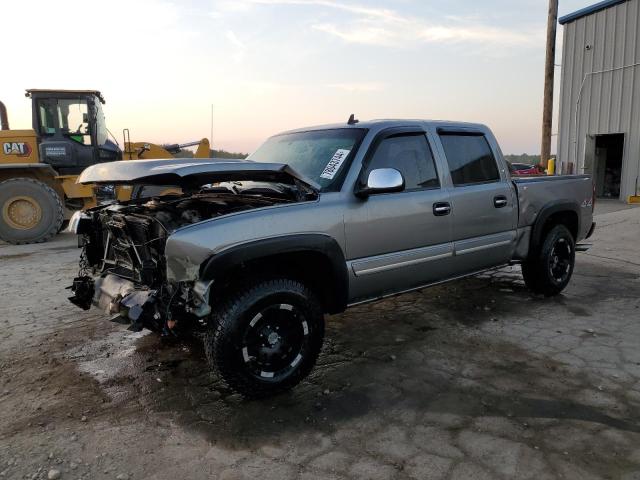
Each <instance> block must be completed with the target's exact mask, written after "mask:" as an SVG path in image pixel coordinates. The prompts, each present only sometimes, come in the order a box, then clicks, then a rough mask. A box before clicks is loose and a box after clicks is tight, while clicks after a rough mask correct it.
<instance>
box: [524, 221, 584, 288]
mask: <svg viewBox="0 0 640 480" xmlns="http://www.w3.org/2000/svg"><path fill="white" fill-rule="evenodd" d="M575 257H576V250H575V241H574V239H573V235H571V232H570V231H569V229H567V227H565V226H564V225H556V226H555V227H553V228H552V229H551V230H549V232H548V233H547V235H546V236H545V237H544V240H543V242H542V245H541V247H540V249H539V250H538V251H537V253H534V254H533V255H532V257H531V258H529V259H528V260H527V261H526V262H524V263H523V264H522V276H523V277H524V282H525V284H526V285H527V287H529V289H530V290H532V291H533V292H535V293H541V294H544V295H545V296H553V295H558V294H559V293H560V292H562V290H564V289H565V287H566V286H567V285H568V283H569V280H571V275H572V274H573V267H574V264H575Z"/></svg>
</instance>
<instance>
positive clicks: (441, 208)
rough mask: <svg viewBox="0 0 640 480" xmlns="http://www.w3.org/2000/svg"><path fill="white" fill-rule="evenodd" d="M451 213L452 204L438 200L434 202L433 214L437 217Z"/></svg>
mask: <svg viewBox="0 0 640 480" xmlns="http://www.w3.org/2000/svg"><path fill="white" fill-rule="evenodd" d="M450 213H451V205H450V204H449V203H448V202H436V203H434V204H433V214H434V215H435V216H436V217H443V216H445V215H449V214H450Z"/></svg>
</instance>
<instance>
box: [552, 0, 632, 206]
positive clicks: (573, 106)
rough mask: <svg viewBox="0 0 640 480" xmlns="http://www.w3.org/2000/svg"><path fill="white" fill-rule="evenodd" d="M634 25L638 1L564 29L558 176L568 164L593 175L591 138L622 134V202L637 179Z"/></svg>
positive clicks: (576, 170)
mask: <svg viewBox="0 0 640 480" xmlns="http://www.w3.org/2000/svg"><path fill="white" fill-rule="evenodd" d="M639 26H640V0H628V1H626V2H624V3H621V4H619V5H617V6H614V7H610V8H607V9H605V10H602V11H600V12H596V13H594V14H591V15H588V16H586V17H582V18H579V19H577V20H574V21H572V22H569V23H567V24H566V25H564V41H563V52H562V80H561V90H560V125H559V137H558V162H559V164H560V168H562V169H563V170H562V171H563V172H564V171H566V172H567V173H569V170H568V168H569V167H570V164H573V171H574V173H583V172H586V173H592V172H590V171H589V170H590V168H589V161H588V160H587V164H586V167H585V154H586V155H587V156H589V155H591V154H592V153H590V152H591V150H592V147H593V143H591V142H592V140H591V138H592V137H590V136H593V135H601V134H609V133H624V134H625V146H624V158H623V164H622V179H621V192H620V198H622V199H625V198H626V197H627V196H628V195H633V194H634V192H635V188H636V187H635V185H636V179H638V176H640V66H638V65H636V66H633V65H634V64H638V63H640V32H638V27H639ZM587 46H590V47H589V48H588V47H587ZM638 182H639V185H638V186H639V188H640V179H639V180H638Z"/></svg>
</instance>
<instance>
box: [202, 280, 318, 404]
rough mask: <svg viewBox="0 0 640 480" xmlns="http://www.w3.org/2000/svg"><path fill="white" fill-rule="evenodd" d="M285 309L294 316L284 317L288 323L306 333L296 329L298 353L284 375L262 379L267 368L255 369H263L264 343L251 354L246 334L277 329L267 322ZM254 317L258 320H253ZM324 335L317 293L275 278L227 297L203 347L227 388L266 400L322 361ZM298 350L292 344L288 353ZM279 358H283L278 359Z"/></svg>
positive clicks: (215, 312) (246, 395)
mask: <svg viewBox="0 0 640 480" xmlns="http://www.w3.org/2000/svg"><path fill="white" fill-rule="evenodd" d="M289 307H291V310H289ZM274 309H275V310H278V309H282V312H280V313H278V312H274V311H273V310H274ZM285 310H286V311H285ZM265 312H271V313H268V314H267V313H265ZM286 312H289V313H290V315H291V317H286V315H285V317H284V320H283V321H284V323H287V324H290V325H291V327H290V328H291V329H302V332H304V331H306V332H307V333H306V334H305V333H300V331H299V330H296V331H297V338H300V342H299V344H300V347H299V351H298V355H297V356H295V358H294V359H293V361H292V362H291V363H290V364H289V363H287V364H286V365H285V369H284V370H282V372H284V373H282V374H281V375H280V374H276V375H274V376H273V377H272V378H268V377H266V376H265V377H263V376H262V375H263V374H265V372H261V373H260V374H258V373H256V369H257V370H260V368H263V365H264V364H263V363H260V358H261V354H260V353H259V352H263V350H260V348H262V347H264V345H263V346H259V347H257V348H256V349H254V350H252V352H249V350H248V347H247V345H248V344H249V343H248V340H247V338H248V337H249V336H252V337H255V338H259V337H260V336H259V335H258V332H260V331H264V329H266V328H267V327H271V328H273V327H272V326H271V325H269V324H268V322H270V320H269V318H270V317H271V316H273V315H274V314H275V315H284V314H287V313H286ZM287 315H288V314H287ZM256 317H260V319H259V320H255V319H256ZM288 318H290V319H288ZM305 322H306V326H304V323H305ZM303 326H304V328H303ZM261 329H262V330H261ZM267 331H268V330H267ZM281 333H282V332H281ZM276 337H277V335H276ZM284 337H286V336H285V335H283V338H284ZM323 338H324V317H323V311H322V307H321V305H320V302H319V301H318V298H317V297H316V295H315V294H314V293H313V292H312V291H311V290H309V289H308V288H307V287H306V286H305V285H303V284H302V283H300V282H298V281H296V280H291V279H286V278H276V279H263V280H255V281H254V282H252V283H247V284H245V285H244V286H243V287H240V288H238V289H237V290H236V291H235V292H233V293H231V294H229V295H228V300H227V301H226V302H225V303H224V304H223V305H221V306H220V307H219V308H215V309H214V311H213V312H212V314H211V318H210V326H209V330H208V332H207V333H206V335H205V337H204V346H205V352H206V355H207V360H208V362H209V365H210V366H211V367H212V368H213V369H215V370H216V371H217V372H218V374H219V375H220V377H221V378H222V379H223V380H224V381H225V382H226V383H227V385H229V387H231V388H232V389H233V390H235V391H236V392H238V393H240V394H242V395H243V396H244V397H246V398H262V397H267V396H270V395H274V394H277V393H280V392H283V391H285V390H288V389H290V388H292V387H294V386H295V385H297V384H298V383H299V382H300V381H301V380H302V379H303V378H305V377H306V376H307V375H308V374H309V372H310V371H311V369H312V368H313V366H314V365H315V363H316V360H317V359H318V355H319V353H320V350H321V348H322V341H323ZM293 343H295V342H293ZM265 344H266V342H265ZM254 345H255V344H254ZM296 348H298V347H297V346H296V347H294V348H292V351H291V353H290V355H295V354H296ZM250 353H256V356H255V357H254V356H251V357H250V356H249V355H250ZM298 356H299V357H300V358H298ZM248 358H251V360H248ZM283 358H284V356H283ZM277 361H280V358H279V357H278V360H277ZM294 364H295V365H294ZM264 368H266V367H264ZM286 369H290V370H286Z"/></svg>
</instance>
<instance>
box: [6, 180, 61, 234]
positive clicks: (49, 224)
mask: <svg viewBox="0 0 640 480" xmlns="http://www.w3.org/2000/svg"><path fill="white" fill-rule="evenodd" d="M63 220H64V206H63V204H62V199H61V198H60V196H59V195H58V194H57V193H56V191H55V190H54V189H53V188H51V187H50V186H49V185H47V184H45V183H42V182H39V181H38V180H34V179H32V178H12V179H9V180H5V181H4V182H2V183H0V239H2V240H4V241H5V242H8V243H13V244H23V243H38V242H45V241H47V240H49V239H50V238H51V237H53V236H54V235H55V234H56V233H58V231H59V230H60V227H61V226H62V222H63Z"/></svg>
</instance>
